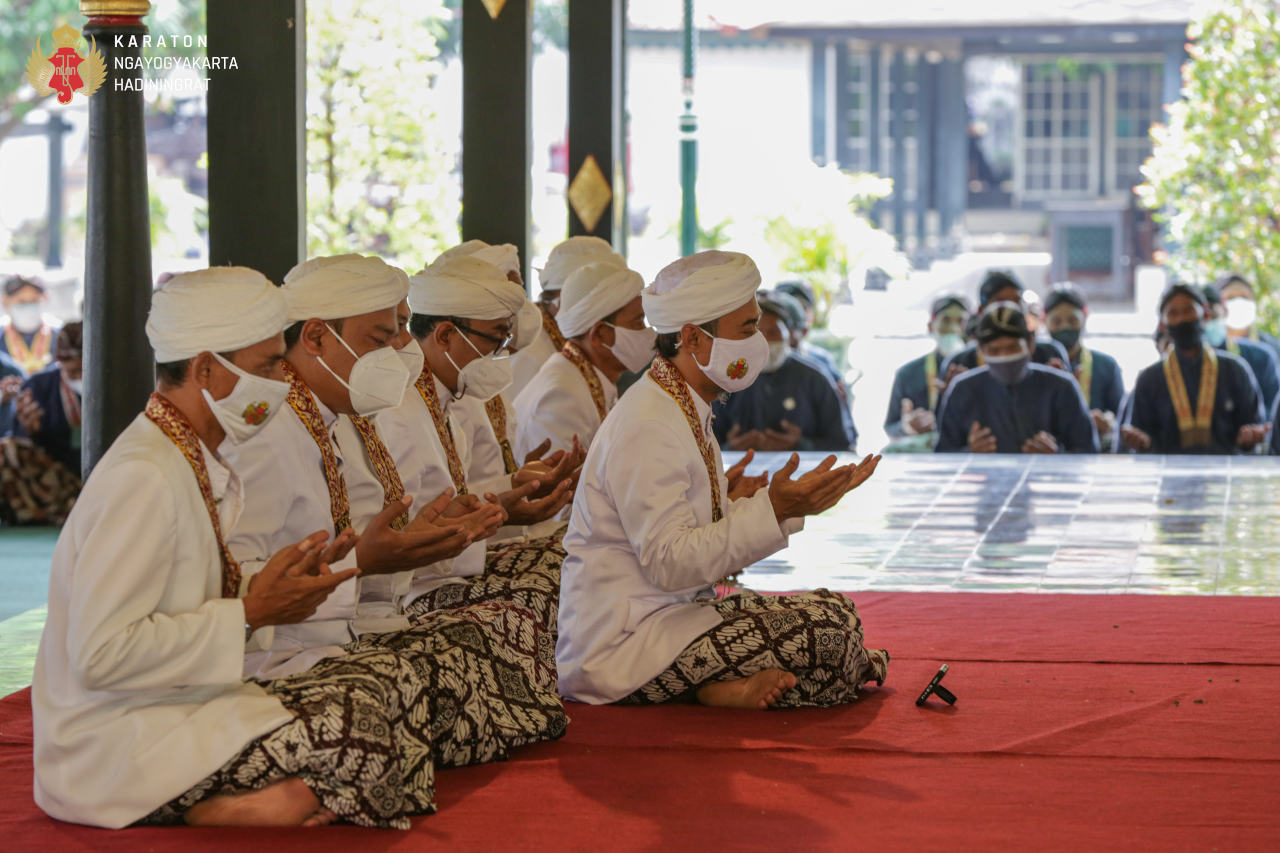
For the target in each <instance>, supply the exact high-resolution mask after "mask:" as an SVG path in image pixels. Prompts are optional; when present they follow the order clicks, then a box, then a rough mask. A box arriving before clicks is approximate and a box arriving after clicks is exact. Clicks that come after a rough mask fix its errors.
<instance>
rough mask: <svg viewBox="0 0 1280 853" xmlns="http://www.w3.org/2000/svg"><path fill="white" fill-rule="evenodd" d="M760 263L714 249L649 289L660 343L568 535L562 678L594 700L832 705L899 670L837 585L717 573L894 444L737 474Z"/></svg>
mask: <svg viewBox="0 0 1280 853" xmlns="http://www.w3.org/2000/svg"><path fill="white" fill-rule="evenodd" d="M759 285H760V273H759V272H758V271H757V270H756V266H755V264H754V263H752V261H751V259H750V258H748V257H747V256H746V255H742V254H738V253H736V252H719V251H713V252H701V253H699V254H696V255H691V256H689V257H686V258H682V259H680V260H679V261H676V262H675V263H672V264H670V265H668V266H667V267H666V268H665V269H663V270H662V271H661V272H660V273H658V276H657V279H656V280H655V281H654V283H653V284H651V285H650V286H649V287H647V288H645V291H644V310H645V315H646V316H647V317H648V318H649V320H650V322H651V323H652V324H653V326H654V328H655V329H657V331H658V333H659V338H658V352H659V353H660V355H659V357H658V358H656V359H654V362H653V365H652V367H650V368H649V372H648V374H647V375H646V378H645V379H644V380H642V381H640V382H638V383H637V384H636V385H635V386H633V387H632V388H631V390H629V391H628V392H627V393H626V394H625V395H624V396H623V398H622V399H621V400H620V401H619V402H618V406H617V408H615V409H614V411H613V412H612V413H611V414H610V416H609V419H608V420H607V421H606V422H605V424H604V426H603V427H601V429H600V432H599V433H597V434H596V440H595V441H594V442H593V443H592V445H591V450H590V452H589V453H588V455H587V463H586V465H585V466H584V467H583V473H582V481H581V485H580V486H579V490H578V495H577V497H576V499H575V501H574V508H573V514H572V516H571V517H570V521H569V531H568V532H567V533H566V534H565V539H564V545H565V549H566V550H567V551H568V553H569V556H568V557H567V558H566V559H565V563H564V578H563V590H562V592H561V601H560V637H559V640H558V641H557V643H556V660H557V663H558V665H559V668H560V689H561V691H562V692H563V693H564V694H565V695H566V696H568V697H570V698H572V699H577V700H578V701H581V702H590V703H592V704H604V703H609V702H621V703H628V704H652V703H658V702H671V701H689V700H696V701H698V702H701V703H703V704H706V705H722V706H728V707H737V708H766V707H769V706H788V707H794V706H800V705H819V706H825V705H834V704H837V703H841V702H849V701H851V700H853V699H854V698H856V696H857V693H858V689H859V688H860V687H861V686H862V685H863V683H864V682H866V681H877V682H879V681H883V679H884V676H885V670H886V668H887V665H888V661H889V656H888V654H886V653H885V652H883V651H881V650H878V649H868V648H865V647H864V646H863V643H862V626H861V624H860V623H859V621H858V614H857V610H856V609H855V608H854V606H853V602H852V601H850V600H849V599H848V598H846V597H845V596H842V595H834V594H832V593H829V592H827V591H826V590H818V591H816V592H810V593H804V594H802V595H790V596H768V597H766V596H761V595H757V594H756V593H753V592H742V593H739V594H736V595H731V596H729V597H727V598H721V599H716V598H715V593H714V585H715V583H716V581H717V580H718V579H719V578H721V577H723V576H725V575H726V574H729V573H732V572H738V571H741V570H742V569H744V568H746V567H747V566H748V565H750V564H751V563H754V562H755V561H757V560H760V559H763V558H764V557H767V556H768V555H770V554H773V553H775V552H777V551H778V550H780V549H782V548H784V547H785V546H786V544H787V537H788V535H789V534H790V533H792V532H795V531H796V530H798V529H799V528H800V523H801V519H802V518H803V516H805V515H811V514H814V513H818V512H823V511H825V510H826V509H828V508H830V507H832V506H834V505H835V504H836V502H838V501H839V500H840V498H841V497H842V496H843V495H844V494H845V493H846V492H848V491H849V490H850V489H853V488H854V487H856V486H858V485H859V484H860V483H862V482H863V481H864V480H866V479H867V477H869V476H871V474H872V472H873V471H874V470H875V466H876V463H877V462H878V461H879V457H875V458H872V457H867V458H866V459H865V460H863V462H862V464H860V465H857V466H853V465H846V466H841V467H838V468H837V467H834V465H835V457H828V458H827V459H826V460H824V461H823V462H822V463H821V464H820V465H819V466H818V467H817V468H816V469H815V470H813V471H810V472H809V473H807V474H805V475H804V476H803V477H800V478H799V479H797V480H793V479H791V475H792V474H793V473H795V471H796V467H797V466H798V464H799V456H798V455H793V456H792V457H791V460H790V461H789V462H788V463H787V464H786V465H785V466H784V467H783V468H782V469H781V470H780V471H778V472H777V474H776V475H775V476H774V478H773V482H772V483H770V484H768V486H767V487H765V486H764V484H763V483H762V482H761V481H759V480H757V481H755V482H754V483H752V484H751V485H750V486H749V487H748V488H747V489H746V490H744V491H741V492H738V491H730V484H729V481H728V480H727V479H726V477H725V476H724V469H723V467H722V465H721V460H720V451H719V449H718V448H717V447H716V444H715V441H714V437H713V435H712V432H711V427H710V419H711V401H712V400H714V399H715V398H716V397H717V396H719V395H720V393H721V392H723V391H730V392H735V391H741V390H743V389H744V388H747V387H749V386H750V385H751V383H752V382H753V381H754V380H755V378H756V376H757V375H758V374H759V373H760V369H761V367H763V365H764V363H765V361H766V360H767V359H768V345H767V344H766V343H765V341H764V338H763V336H762V335H761V334H760V333H759V332H758V331H757V330H756V324H757V322H758V320H759V317H760V309H759V307H758V306H757V305H756V300H755V291H756V288H757V287H759Z"/></svg>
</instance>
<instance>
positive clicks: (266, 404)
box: [73, 352, 289, 444]
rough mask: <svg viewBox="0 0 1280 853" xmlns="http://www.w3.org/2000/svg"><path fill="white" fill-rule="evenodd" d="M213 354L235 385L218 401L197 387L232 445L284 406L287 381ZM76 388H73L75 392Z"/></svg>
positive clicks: (287, 394) (261, 425)
mask: <svg viewBox="0 0 1280 853" xmlns="http://www.w3.org/2000/svg"><path fill="white" fill-rule="evenodd" d="M212 355H213V357H214V358H216V359H217V360H218V364H221V365H222V366H223V367H225V368H226V369H227V370H230V371H231V372H232V373H234V374H235V375H236V376H237V377H238V378H237V379H236V386H235V387H234V388H232V389H231V393H230V394H228V395H227V396H225V397H223V398H222V399H221V400H215V399H213V396H212V395H211V394H210V393H209V390H208V389H207V388H202V389H200V393H201V395H203V396H204V401H205V402H206V403H208V404H209V410H210V411H211V412H213V416H214V418H216V419H217V421H218V423H219V424H220V425H221V426H222V431H223V432H225V433H226V434H227V439H228V440H229V441H230V442H231V443H232V444H242V443H244V442H246V441H248V440H249V439H250V438H252V437H253V436H255V435H257V434H258V432H259V431H260V430H261V429H262V428H263V427H265V426H266V425H267V422H268V421H270V420H271V419H272V418H274V417H275V416H276V412H278V411H280V410H281V409H283V408H284V404H285V398H286V397H288V396H289V383H288V382H277V381H276V380H274V379H265V378H263V377H261V376H254V375H253V374H252V373H245V372H244V371H243V370H241V369H240V368H238V367H236V366H235V365H234V364H232V363H231V362H229V361H227V360H226V359H225V358H223V357H222V356H220V355H218V354H217V353H216V352H215V353H212ZM77 384H78V383H77ZM73 387H74V386H73ZM79 390H80V389H79V388H76V391H77V393H78V392H79Z"/></svg>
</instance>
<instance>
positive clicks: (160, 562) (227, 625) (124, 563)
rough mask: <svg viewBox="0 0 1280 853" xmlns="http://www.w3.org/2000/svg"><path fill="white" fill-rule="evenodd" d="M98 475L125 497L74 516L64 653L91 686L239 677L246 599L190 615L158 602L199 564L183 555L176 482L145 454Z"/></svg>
mask: <svg viewBox="0 0 1280 853" xmlns="http://www.w3.org/2000/svg"><path fill="white" fill-rule="evenodd" d="M98 476H101V477H104V478H107V482H106V483H105V484H103V483H99V486H105V488H103V493H104V494H119V495H122V496H127V497H126V498H124V499H122V500H120V501H119V502H115V503H111V504H102V505H99V506H95V507H86V508H84V509H82V510H81V511H80V512H79V513H78V514H77V516H78V517H77V518H76V520H75V521H74V522H73V523H74V525H75V527H74V531H73V533H74V534H75V535H77V543H76V544H77V549H78V557H77V559H76V565H75V568H74V569H73V571H72V576H71V580H70V589H68V590H67V594H68V598H69V603H68V613H67V625H68V626H69V627H68V629H67V651H68V654H69V656H70V658H71V661H72V664H73V665H74V666H75V668H76V672H77V675H78V677H79V679H80V681H81V683H82V684H83V685H84V687H85V688H86V689H87V690H148V689H154V688H161V687H174V686H183V685H217V684H236V683H239V682H240V679H241V667H242V664H243V660H244V605H243V604H242V603H241V602H240V600H239V599H236V598H216V599H210V600H208V601H205V602H204V603H203V604H201V605H200V606H199V607H197V608H196V609H195V610H191V611H188V612H186V613H161V612H158V611H157V609H156V608H157V607H159V605H160V602H161V600H162V599H163V598H164V596H165V594H166V593H167V592H168V591H169V588H170V585H171V582H172V579H173V577H174V574H175V573H177V572H183V571H192V570H193V567H192V566H180V565H177V563H176V561H177V537H178V536H180V535H181V533H182V529H183V528H182V527H181V526H179V524H178V518H177V513H176V511H175V509H174V507H175V506H176V505H177V502H178V500H179V496H177V495H175V494H174V493H173V490H172V486H171V485H170V483H169V481H168V480H167V479H166V477H165V476H164V474H163V473H162V472H161V470H160V469H159V468H158V467H156V466H155V465H153V464H151V463H149V462H145V461H141V460H139V461H136V462H131V463H126V464H122V465H119V466H117V467H114V468H112V469H110V470H108V471H103V472H101V473H100V474H99V475H98ZM86 510H87V512H86ZM184 522H185V523H186V524H190V523H192V520H191V519H184ZM195 523H197V524H208V523H209V522H208V520H207V519H198V520H195ZM200 570H201V571H203V570H204V567H203V566H202V567H200Z"/></svg>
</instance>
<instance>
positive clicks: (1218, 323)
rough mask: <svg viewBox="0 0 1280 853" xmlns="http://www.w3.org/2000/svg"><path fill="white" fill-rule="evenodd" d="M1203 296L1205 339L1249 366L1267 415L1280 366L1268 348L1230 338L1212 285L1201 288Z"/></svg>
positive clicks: (1278, 386)
mask: <svg viewBox="0 0 1280 853" xmlns="http://www.w3.org/2000/svg"><path fill="white" fill-rule="evenodd" d="M1200 291H1201V292H1202V293H1204V302H1205V313H1204V340H1205V343H1207V344H1208V345H1209V346H1211V347H1213V348H1214V349H1215V350H1217V351H1219V352H1227V353H1230V354H1231V355H1234V356H1236V357H1237V358H1239V359H1240V360H1241V361H1243V362H1244V363H1245V364H1247V365H1249V370H1250V372H1252V373H1253V378H1254V379H1255V380H1257V383H1258V391H1259V392H1260V393H1261V394H1262V410H1263V411H1264V412H1270V411H1271V410H1272V408H1273V407H1274V406H1275V403H1276V397H1277V396H1280V364H1277V362H1276V355H1275V353H1274V352H1272V351H1271V347H1269V346H1267V345H1266V344H1264V343H1260V342H1258V341H1252V340H1249V338H1247V337H1244V336H1239V337H1232V336H1231V334H1230V329H1229V327H1228V326H1227V311H1226V308H1225V307H1224V306H1223V302H1222V294H1221V293H1219V292H1218V288H1217V287H1216V286H1215V285H1212V284H1206V285H1204V286H1203V287H1201V288H1200Z"/></svg>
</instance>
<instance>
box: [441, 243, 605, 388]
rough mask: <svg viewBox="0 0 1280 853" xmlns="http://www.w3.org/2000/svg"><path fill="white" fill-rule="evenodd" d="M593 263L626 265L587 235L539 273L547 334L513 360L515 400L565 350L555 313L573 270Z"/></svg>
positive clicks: (559, 249)
mask: <svg viewBox="0 0 1280 853" xmlns="http://www.w3.org/2000/svg"><path fill="white" fill-rule="evenodd" d="M442 259H443V258H437V260H442ZM594 261H612V262H613V263H614V264H615V265H617V266H620V267H625V266H626V265H627V262H626V261H624V260H623V259H622V256H621V255H619V254H618V253H617V252H615V251H613V247H612V246H610V245H609V244H608V243H607V242H606V241H604V240H602V239H600V238H599V237H590V236H586V235H579V236H577V237H570V238H569V239H568V240H565V241H564V242H562V243H560V244H559V245H557V246H556V247H555V248H554V249H552V250H551V253H550V254H549V255H547V263H546V266H544V267H543V268H542V269H541V270H539V271H538V273H539V277H538V283H539V285H540V286H541V287H542V290H541V291H540V292H539V293H538V307H539V308H541V309H542V330H543V332H544V333H545V334H543V336H542V337H541V338H539V339H538V340H536V341H534V342H533V344H532V345H531V346H529V347H526V348H525V349H524V350H522V351H521V352H519V353H517V354H516V355H515V356H513V357H512V359H511V375H512V382H511V397H512V399H515V398H516V397H518V396H520V392H521V391H523V390H524V386H526V385H528V384H529V382H530V380H532V379H533V377H534V374H536V373H537V372H538V368H540V367H542V363H543V362H544V361H546V360H547V359H549V358H551V356H553V355H555V354H556V353H558V352H560V350H561V349H562V348H563V347H564V335H562V334H560V329H559V327H558V326H557V325H556V312H557V311H559V310H560V289H561V288H563V287H564V283H565V282H566V281H568V280H569V276H570V275H571V274H572V273H573V271H574V270H576V269H577V268H578V267H581V266H584V265H586V264H589V263H592V262H594Z"/></svg>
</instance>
